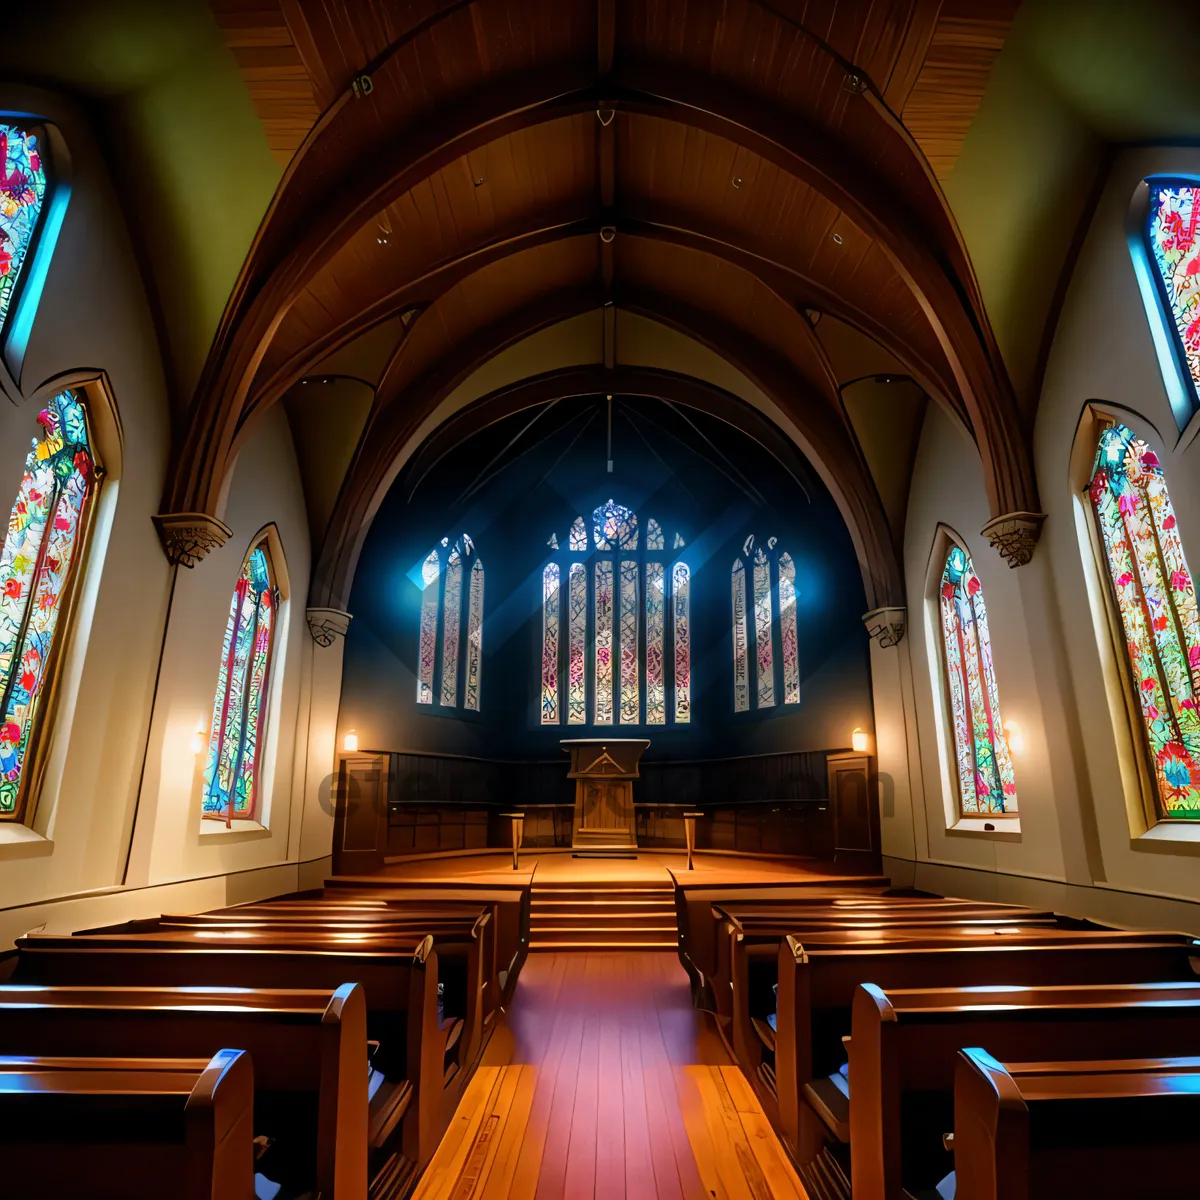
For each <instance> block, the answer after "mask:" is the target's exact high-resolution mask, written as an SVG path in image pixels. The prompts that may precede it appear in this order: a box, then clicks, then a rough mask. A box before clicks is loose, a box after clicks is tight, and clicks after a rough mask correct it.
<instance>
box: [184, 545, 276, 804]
mask: <svg viewBox="0 0 1200 1200" xmlns="http://www.w3.org/2000/svg"><path fill="white" fill-rule="evenodd" d="M278 607H279V592H278V591H277V590H276V587H275V575H274V571H273V569H272V566H271V552H270V549H269V548H268V546H267V542H266V541H265V540H263V541H262V542H260V543H259V544H258V545H257V546H255V547H254V549H253V550H251V551H250V553H249V554H247V555H246V558H245V561H244V562H243V563H242V570H241V573H240V574H239V575H238V580H237V583H236V584H235V585H234V588H233V599H232V600H231V601H230V604H229V620H228V622H227V623H226V625H225V640H224V642H223V644H222V646H221V666H220V669H219V670H218V672H217V694H216V697H215V698H214V700H213V716H212V732H211V733H210V734H209V742H208V762H207V764H206V765H205V768H204V800H203V802H202V804H201V815H202V816H203V817H204V818H205V819H206V820H216V821H224V822H225V823H226V825H229V824H230V823H231V822H233V821H235V820H254V813H255V808H256V807H257V804H258V798H259V787H260V768H261V765H262V755H263V749H264V747H265V744H266V736H267V709H268V698H269V695H270V693H269V691H268V688H269V685H270V675H271V651H272V649H273V647H274V641H275V625H276V623H277V621H276V618H277V610H278Z"/></svg>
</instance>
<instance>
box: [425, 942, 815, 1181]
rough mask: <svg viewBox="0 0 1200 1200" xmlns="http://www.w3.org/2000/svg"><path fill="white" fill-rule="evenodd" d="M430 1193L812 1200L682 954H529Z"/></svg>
mask: <svg viewBox="0 0 1200 1200" xmlns="http://www.w3.org/2000/svg"><path fill="white" fill-rule="evenodd" d="M415 1197H416V1198H417V1200H504V1198H506V1197H514V1198H520V1200H567V1198H568V1197H569V1198H570V1200H586V1198H588V1197H596V1198H597V1200H601V1198H603V1200H621V1198H624V1200H651V1198H654V1197H664V1198H665V1197H679V1198H685V1200H711V1198H712V1197H716V1198H717V1200H766V1198H768V1197H780V1198H784V1197H786V1198H789V1200H802V1198H803V1197H805V1192H804V1189H803V1187H802V1186H801V1184H800V1182H799V1180H798V1179H797V1177H796V1174H795V1172H794V1171H793V1170H792V1168H791V1165H790V1164H789V1162H788V1160H787V1157H786V1155H785V1154H784V1151H783V1149H782V1147H781V1146H780V1145H779V1142H778V1141H777V1140H776V1137H775V1134H774V1132H773V1131H772V1129H771V1127H770V1124H769V1123H768V1121H767V1119H766V1117H765V1115H764V1114H763V1111H762V1109H761V1107H760V1106H759V1104H758V1101H757V1100H756V1099H755V1097H754V1095H753V1092H752V1091H751V1089H750V1087H749V1085H748V1084H747V1083H746V1081H745V1079H744V1077H743V1076H742V1074H741V1072H740V1071H739V1070H738V1068H737V1067H736V1066H734V1065H733V1064H732V1063H731V1062H730V1060H729V1058H728V1056H727V1055H726V1053H725V1050H724V1047H723V1046H722V1045H721V1043H720V1040H719V1039H718V1037H717V1035H716V1032H715V1031H714V1030H713V1028H712V1026H711V1018H710V1017H709V1016H708V1015H707V1014H705V1013H701V1012H697V1011H695V1010H694V1009H693V1008H692V1006H691V999H690V993H689V989H688V982H687V976H686V975H685V974H684V972H683V969H682V967H681V966H680V965H679V961H678V959H677V958H676V956H675V955H674V954H670V953H658V952H654V951H640V952H638V951H635V952H629V953H597V952H584V953H580V952H575V953H564V954H556V953H543V954H534V955H530V957H529V959H528V960H527V962H526V964H525V967H524V969H523V970H522V972H521V978H520V981H519V982H518V984H517V989H516V994H515V996H514V998H513V1003H512V1006H511V1009H510V1010H509V1012H508V1027H507V1028H503V1027H502V1028H500V1029H498V1030H497V1031H496V1034H495V1035H494V1036H493V1038H492V1041H491V1043H490V1045H489V1047H488V1051H487V1054H486V1055H485V1058H484V1062H483V1065H482V1066H481V1067H480V1068H479V1070H478V1072H477V1074H476V1076H475V1078H474V1079H473V1080H472V1081H471V1084H470V1086H469V1087H468V1089H467V1092H466V1094H465V1095H464V1096H463V1099H462V1102H461V1103H460V1104H459V1107H458V1110H457V1112H456V1113H455V1117H454V1121H453V1122H452V1124H451V1126H450V1128H449V1130H448V1131H447V1134H446V1137H445V1138H444V1139H443V1141H442V1144H441V1146H440V1147H439V1148H438V1151H437V1154H436V1155H435V1156H434V1158H433V1161H432V1162H431V1163H430V1166H429V1169H428V1170H427V1171H426V1173H425V1176H424V1178H423V1179H422V1181H421V1183H420V1185H419V1187H418V1188H417V1190H416V1192H415Z"/></svg>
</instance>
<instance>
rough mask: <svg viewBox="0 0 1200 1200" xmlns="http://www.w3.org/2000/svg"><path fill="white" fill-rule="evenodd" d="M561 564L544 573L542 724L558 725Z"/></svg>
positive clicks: (548, 566) (553, 564)
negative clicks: (559, 571) (559, 588)
mask: <svg viewBox="0 0 1200 1200" xmlns="http://www.w3.org/2000/svg"><path fill="white" fill-rule="evenodd" d="M558 582H559V574H558V563H547V564H546V566H545V568H544V569H543V570H542V724H543V725H557V724H558V629H559V595H558Z"/></svg>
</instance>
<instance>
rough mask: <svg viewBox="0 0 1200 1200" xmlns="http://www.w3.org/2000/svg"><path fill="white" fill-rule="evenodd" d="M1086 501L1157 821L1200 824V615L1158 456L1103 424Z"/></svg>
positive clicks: (1129, 434) (1128, 432)
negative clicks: (1137, 716) (1116, 622)
mask: <svg viewBox="0 0 1200 1200" xmlns="http://www.w3.org/2000/svg"><path fill="white" fill-rule="evenodd" d="M1088 497H1089V499H1090V501H1091V508H1092V513H1093V516H1094V519H1095V524H1096V529H1097V531H1098V534H1099V539H1100V544H1101V546H1102V548H1103V553H1104V564H1105V567H1106V568H1107V569H1106V571H1105V575H1106V577H1107V581H1108V592H1109V596H1110V599H1111V600H1112V603H1113V605H1114V607H1115V609H1116V612H1117V615H1118V620H1119V626H1120V631H1121V633H1122V635H1123V641H1124V646H1123V647H1122V648H1119V649H1118V657H1119V658H1120V659H1121V660H1122V661H1123V663H1124V667H1125V671H1126V673H1127V678H1128V680H1129V684H1130V689H1131V691H1132V693H1133V695H1134V696H1135V697H1136V701H1135V704H1136V708H1137V711H1138V712H1139V713H1140V726H1141V728H1140V730H1139V734H1140V736H1139V738H1138V741H1139V742H1140V744H1141V747H1142V750H1143V752H1144V754H1145V755H1146V758H1147V759H1148V766H1149V769H1150V776H1151V779H1152V781H1153V789H1154V802H1155V808H1156V810H1157V814H1158V816H1159V818H1160V819H1168V820H1200V615H1198V614H1197V607H1196V587H1195V581H1194V580H1193V578H1192V574H1191V571H1190V569H1189V568H1188V564H1187V559H1186V557H1185V556H1184V551H1183V543H1182V541H1181V540H1180V536H1179V525H1178V520H1177V518H1176V515H1175V510H1174V508H1173V506H1172V504H1171V497H1170V493H1169V492H1168V490H1167V483H1166V478H1165V476H1164V474H1163V470H1162V466H1161V464H1160V462H1159V459H1158V455H1157V454H1155V452H1154V451H1153V450H1152V449H1151V448H1150V447H1149V446H1148V445H1147V444H1146V442H1145V441H1143V440H1142V439H1141V438H1139V437H1138V436H1137V435H1136V434H1135V433H1134V431H1133V430H1132V429H1130V428H1129V427H1128V426H1126V425H1123V424H1120V423H1119V422H1112V423H1108V424H1107V425H1106V427H1104V428H1103V429H1102V431H1101V433H1100V435H1099V439H1098V441H1097V445H1096V455H1095V460H1094V464H1093V467H1092V476H1091V480H1090V482H1089V485H1088Z"/></svg>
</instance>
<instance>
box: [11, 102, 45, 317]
mask: <svg viewBox="0 0 1200 1200" xmlns="http://www.w3.org/2000/svg"><path fill="white" fill-rule="evenodd" d="M45 199H46V163H45V158H44V148H43V146H42V145H41V139H39V137H38V135H37V134H36V133H35V132H34V131H33V130H31V129H22V128H20V127H18V126H16V125H9V124H5V123H4V122H3V120H2V119H0V329H3V327H4V324H5V321H6V320H7V318H8V315H9V312H10V310H11V309H12V306H13V302H14V299H15V297H16V294H17V285H18V284H19V283H20V280H21V274H22V271H23V269H24V267H25V264H26V260H27V259H28V257H29V252H30V249H31V248H32V246H33V243H34V239H35V238H36V236H37V232H38V227H39V225H40V224H41V220H42V209H43V206H44V204H45Z"/></svg>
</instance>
